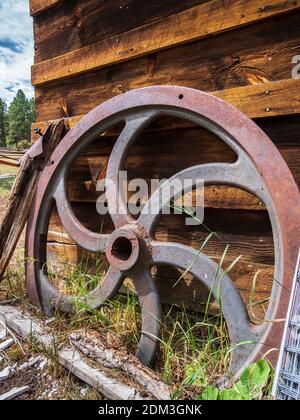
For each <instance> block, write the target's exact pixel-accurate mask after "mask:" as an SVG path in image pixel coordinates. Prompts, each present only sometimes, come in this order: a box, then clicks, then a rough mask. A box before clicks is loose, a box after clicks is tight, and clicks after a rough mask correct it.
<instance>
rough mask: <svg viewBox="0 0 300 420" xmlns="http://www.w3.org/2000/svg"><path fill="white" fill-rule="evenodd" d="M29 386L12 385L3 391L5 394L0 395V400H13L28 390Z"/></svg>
mask: <svg viewBox="0 0 300 420" xmlns="http://www.w3.org/2000/svg"><path fill="white" fill-rule="evenodd" d="M29 389H30V388H29V386H22V387H19V388H18V387H14V388H12V389H11V390H9V391H7V392H5V394H2V395H0V401H5V400H14V399H15V398H17V397H18V396H19V395H22V394H24V393H25V392H27V391H29Z"/></svg>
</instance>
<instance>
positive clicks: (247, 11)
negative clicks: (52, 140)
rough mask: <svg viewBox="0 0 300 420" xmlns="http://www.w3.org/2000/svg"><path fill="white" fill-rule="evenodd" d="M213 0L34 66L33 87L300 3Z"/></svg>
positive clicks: (223, 29)
mask: <svg viewBox="0 0 300 420" xmlns="http://www.w3.org/2000/svg"><path fill="white" fill-rule="evenodd" d="M269 3H270V4H267V2H266V4H264V5H263V6H262V3H261V0H252V1H251V2H249V1H248V0H229V1H227V2H224V1H223V0H212V1H210V2H208V3H204V4H201V5H199V6H195V7H193V8H191V9H188V10H185V11H183V12H180V13H177V14H175V15H172V16H169V17H166V18H164V19H163V20H161V21H158V22H154V23H151V24H148V25H145V26H142V27H140V28H136V29H133V30H131V31H128V32H125V33H123V34H120V35H117V36H115V37H112V38H109V39H107V40H104V41H100V42H98V43H96V44H94V45H88V46H85V47H82V48H80V49H78V50H76V51H72V52H70V53H66V54H64V55H62V56H58V57H56V58H53V59H50V60H46V61H44V62H41V63H38V64H35V65H34V66H33V67H32V84H33V85H34V86H39V85H41V84H44V83H49V82H51V81H54V80H58V79H62V78H65V77H70V76H74V75H78V74H81V73H84V72H88V71H91V70H94V69H97V68H101V67H104V66H108V65H112V64H116V63H120V62H123V61H127V60H130V59H133V58H137V57H141V56H143V55H146V54H149V53H154V52H157V51H160V50H163V49H166V48H170V47H174V46H176V45H181V44H184V43H188V42H192V41H195V40H198V39H201V38H204V37H208V36H212V35H216V34H219V33H222V32H225V31H228V30H232V29H235V28H238V27H241V26H245V25H248V24H252V23H254V22H257V21H260V20H264V19H267V18H270V17H272V16H276V15H280V14H282V13H286V12H289V11H291V10H296V9H299V7H300V0H286V1H285V2H282V0H272V1H271V2H270V1H269Z"/></svg>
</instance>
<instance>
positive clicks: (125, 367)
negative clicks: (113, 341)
mask: <svg viewBox="0 0 300 420" xmlns="http://www.w3.org/2000/svg"><path fill="white" fill-rule="evenodd" d="M70 342H71V343H72V344H73V345H74V346H75V347H76V348H77V349H78V350H80V351H81V352H82V353H83V354H85V355H86V356H88V357H89V358H91V359H94V360H95V361H97V362H98V363H100V364H102V365H103V366H105V367H108V368H113V369H119V370H121V371H123V372H124V373H126V374H127V375H129V376H130V377H131V378H132V379H134V380H135V381H136V382H137V383H138V384H139V385H141V386H142V387H143V388H144V389H145V390H146V391H147V392H148V393H149V394H150V395H152V396H153V397H155V398H156V399H158V400H170V399H171V389H170V388H169V387H168V386H167V385H166V384H165V383H163V382H162V381H161V380H160V378H159V377H158V375H157V374H156V373H155V372H153V371H152V370H150V369H148V368H146V367H145V366H143V365H142V364H141V363H140V362H139V361H138V360H137V359H136V358H135V357H133V356H131V355H130V354H128V353H127V352H126V351H122V350H117V349H115V348H107V347H106V346H104V345H103V343H102V342H101V341H100V340H98V339H96V338H95V337H91V336H88V335H85V336H83V335H81V334H71V335H70Z"/></svg>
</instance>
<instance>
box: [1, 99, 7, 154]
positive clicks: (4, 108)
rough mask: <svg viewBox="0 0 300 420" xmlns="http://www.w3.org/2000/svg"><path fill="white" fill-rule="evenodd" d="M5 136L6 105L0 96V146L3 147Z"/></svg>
mask: <svg viewBox="0 0 300 420" xmlns="http://www.w3.org/2000/svg"><path fill="white" fill-rule="evenodd" d="M6 136H7V105H6V103H5V101H3V100H2V99H1V98H0V147H5V145H6Z"/></svg>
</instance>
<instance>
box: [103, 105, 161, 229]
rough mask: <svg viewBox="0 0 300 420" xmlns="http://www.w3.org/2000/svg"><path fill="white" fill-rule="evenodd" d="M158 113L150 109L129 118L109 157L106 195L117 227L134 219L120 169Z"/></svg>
mask: <svg viewBox="0 0 300 420" xmlns="http://www.w3.org/2000/svg"><path fill="white" fill-rule="evenodd" d="M157 114H158V112H157V111H148V112H144V113H143V114H140V116H139V117H134V118H132V119H130V118H128V119H127V120H126V124H125V127H124V129H123V131H122V132H121V134H120V136H119V138H118V140H117V141H116V143H115V145H114V147H113V150H112V152H111V155H110V157H109V161H108V164H107V171H106V197H107V204H108V210H109V213H110V216H111V218H112V220H113V222H114V224H115V227H116V228H117V227H120V226H122V225H123V224H126V223H129V222H131V221H132V218H131V216H130V215H129V214H128V211H127V205H126V201H125V199H124V191H123V186H122V185H121V184H120V182H119V181H120V180H119V176H120V171H122V168H123V165H124V163H125V160H126V157H127V154H128V151H129V148H130V146H131V145H132V143H133V142H134V141H135V140H136V139H137V137H138V136H139V134H140V133H141V132H142V131H143V130H144V129H145V128H146V127H147V126H148V125H149V124H150V123H151V122H152V121H153V119H154V118H155V117H156V116H157Z"/></svg>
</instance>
